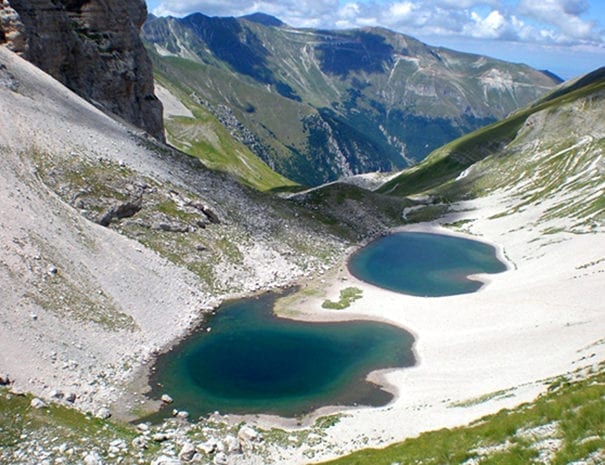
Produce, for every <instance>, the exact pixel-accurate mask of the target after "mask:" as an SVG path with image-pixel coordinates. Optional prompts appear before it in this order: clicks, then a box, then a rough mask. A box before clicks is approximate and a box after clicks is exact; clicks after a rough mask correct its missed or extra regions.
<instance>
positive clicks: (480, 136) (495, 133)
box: [380, 75, 605, 198]
mask: <svg viewBox="0 0 605 465" xmlns="http://www.w3.org/2000/svg"><path fill="white" fill-rule="evenodd" d="M584 84H585V85H584V86H581V87H577V86H572V87H570V88H568V89H567V90H566V91H558V92H556V93H555V94H553V95H551V96H547V97H545V98H544V99H542V100H540V101H538V102H537V103H536V104H534V105H532V106H530V107H526V108H524V109H522V110H519V111H517V112H516V113H514V114H512V115H510V116H509V117H508V118H506V119H504V120H501V121H499V122H496V123H494V124H491V125H489V126H486V127H484V128H481V129H478V130H477V131H474V132H472V133H470V134H467V135H465V136H463V137H461V138H459V139H456V140H455V141H453V142H450V143H449V144H447V145H445V146H443V147H441V148H439V149H437V150H435V151H434V152H433V153H431V154H430V155H429V156H428V157H427V158H426V159H425V160H424V161H423V162H422V163H420V164H419V165H417V166H415V167H413V168H411V169H409V170H406V171H404V172H402V173H401V174H400V175H399V176H397V177H396V178H394V179H392V180H391V181H389V182H388V183H386V184H385V185H384V186H383V187H382V188H381V189H380V191H381V192H383V193H388V194H391V195H398V196H407V195H412V194H418V193H422V192H427V191H431V190H433V189H437V190H442V191H443V190H444V189H443V188H444V186H446V187H447V186H448V184H449V183H451V182H452V181H454V179H455V178H456V177H457V176H458V175H459V174H460V173H462V171H464V170H465V169H467V168H468V167H470V166H471V165H473V164H475V163H477V162H479V161H481V160H483V159H485V158H487V157H488V156H490V155H494V154H497V153H498V152H499V151H501V150H502V149H503V148H504V147H505V146H506V144H508V143H509V142H511V141H513V139H515V137H517V134H518V132H519V129H520V128H521V127H522V126H523V125H524V124H525V122H526V121H527V119H528V118H529V117H530V116H531V115H533V114H534V113H537V112H539V111H543V110H552V109H558V108H560V107H562V106H564V105H566V104H569V103H573V102H575V101H577V100H579V99H581V98H585V97H588V96H590V95H592V94H596V93H597V92H600V91H602V90H603V89H605V79H603V78H602V77H600V75H596V76H595V77H594V79H593V80H588V81H585V82H584ZM449 193H450V194H453V195H452V197H454V196H455V197H458V198H459V197H463V196H464V195H465V194H468V192H467V191H463V192H456V191H455V190H450V191H449Z"/></svg>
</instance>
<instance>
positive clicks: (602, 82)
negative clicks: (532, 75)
mask: <svg viewBox="0 0 605 465" xmlns="http://www.w3.org/2000/svg"><path fill="white" fill-rule="evenodd" d="M604 99H605V68H601V69H599V70H596V71H594V72H593V73H590V74H588V75H586V76H584V77H582V78H581V79H578V80H577V81H573V82H570V83H566V84H564V85H563V86H561V87H560V88H558V89H556V90H555V91H553V92H552V93H551V94H549V95H547V96H546V97H545V98H543V99H541V100H539V101H537V102H536V103H534V104H533V105H531V106H529V107H527V108H524V109H522V110H520V111H518V112H516V113H514V114H512V115H511V116H509V117H508V118H506V119H504V120H502V121H499V122H498V123H495V124H493V125H491V126H489V127H486V128H484V129H480V130H478V131H476V132H474V133H471V134H469V135H467V136H465V137H463V138H461V139H458V140H456V141H454V142H452V143H450V144H448V145H446V146H444V147H442V148H440V149H438V150H436V151H435V152H434V153H432V154H431V155H430V156H429V157H428V158H427V159H426V160H425V161H424V162H423V163H421V164H419V165H418V166H416V167H414V168H411V169H409V170H407V171H404V172H403V173H402V174H401V175H399V176H398V177H396V178H394V179H392V180H391V181H389V182H388V183H386V184H385V185H384V186H382V187H381V188H380V192H382V193H386V194H391V195H399V196H409V195H412V194H414V195H420V194H422V195H428V196H430V197H431V198H432V199H433V200H432V201H435V202H444V201H445V202H453V201H456V200H462V199H468V198H473V197H481V196H486V195H488V194H491V193H494V192H497V191H505V192H507V193H508V194H509V195H510V197H511V203H510V206H509V208H507V209H506V210H505V211H502V212H501V213H500V214H501V215H507V214H510V213H514V212H515V211H519V210H524V209H528V208H537V207H538V206H539V209H540V210H541V211H543V213H542V216H541V217H540V221H547V220H549V219H556V218H557V217H563V218H568V217H569V218H573V219H574V223H573V225H572V226H571V228H572V230H574V231H577V232H582V231H590V230H591V229H592V228H593V227H599V225H601V226H602V224H603V222H604V221H605V203H604V201H603V199H604V195H603V194H604V192H605V169H604V165H603V163H604V162H603V153H604V150H605V125H604V124H603V121H605V106H604V105H603V100H604Z"/></svg>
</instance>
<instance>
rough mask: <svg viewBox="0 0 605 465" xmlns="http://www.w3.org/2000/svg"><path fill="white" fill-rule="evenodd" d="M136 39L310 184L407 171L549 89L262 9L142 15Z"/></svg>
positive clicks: (189, 90) (441, 53)
mask: <svg viewBox="0 0 605 465" xmlns="http://www.w3.org/2000/svg"><path fill="white" fill-rule="evenodd" d="M143 37H144V40H145V41H146V42H147V43H148V44H149V46H150V50H152V51H153V53H152V59H153V61H154V65H155V67H156V70H157V72H158V73H159V75H161V76H162V78H163V79H165V80H167V81H170V82H171V83H172V84H173V85H175V86H176V85H178V86H179V87H181V89H182V91H183V92H185V93H186V94H188V95H190V96H191V97H192V98H194V99H195V100H196V101H197V102H198V103H199V104H200V105H202V106H203V107H204V108H205V109H206V110H207V111H208V112H210V113H212V114H214V115H215V116H216V117H217V118H218V119H219V120H220V121H221V122H222V123H223V124H224V125H225V126H226V127H227V128H228V129H229V130H230V132H231V133H232V134H233V135H234V137H235V138H236V139H238V140H239V141H241V142H243V143H244V144H246V145H247V146H248V147H249V148H250V150H252V151H253V152H254V153H255V154H256V155H257V156H259V157H260V158H261V159H262V160H263V161H265V162H266V163H267V164H268V165H269V166H270V167H272V168H274V169H275V170H276V171H278V172H279V173H281V174H283V175H285V176H286V177H288V178H290V179H292V180H294V181H297V182H299V183H302V184H307V185H316V184H319V183H322V182H326V181H330V180H334V179H336V178H338V177H340V176H342V175H351V174H357V173H361V172H368V171H391V170H393V169H398V168H402V167H405V166H407V165H408V164H411V163H414V162H416V161H419V160H421V159H423V158H424V156H425V155H426V154H428V153H429V152H430V151H431V150H433V149H435V148H437V147H439V146H440V145H442V144H444V143H445V142H448V141H450V140H452V139H454V138H456V137H458V136H460V135H462V134H464V133H467V132H469V131H471V130H473V129H476V128H478V127H479V126H482V125H484V124H487V123H489V122H493V121H495V120H496V119H498V118H502V117H504V116H505V115H506V114H508V113H509V112H511V111H513V110H515V109H517V108H519V107H521V106H523V105H526V104H528V103H529V102H530V101H532V100H534V99H535V98H537V97H538V96H540V95H542V94H543V93H545V92H546V91H547V90H548V89H550V88H552V87H553V86H554V85H555V84H556V81H554V80H553V78H552V77H550V76H549V75H547V74H544V73H541V72H538V71H536V70H533V69H531V68H529V67H527V66H523V65H515V64H510V63H505V62H501V61H498V60H493V59H489V58H486V57H480V56H475V55H468V54H463V53H458V52H454V51H451V50H447V49H442V48H435V47H429V46H428V45H426V44H423V43H421V42H419V41H417V40H415V39H413V38H411V37H408V36H404V35H402V34H397V33H394V32H391V31H388V30H385V29H379V28H370V29H364V30H351V31H319V30H307V29H294V28H291V27H288V26H287V25H284V24H282V23H281V22H280V21H279V20H276V19H275V18H271V17H267V16H265V15H256V16H252V17H248V18H239V19H235V18H209V17H207V16H204V15H202V14H194V15H191V16H188V17H186V18H183V19H175V18H154V17H150V18H149V19H148V21H147V23H146V24H145V26H144V28H143Z"/></svg>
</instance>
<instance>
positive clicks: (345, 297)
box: [321, 287, 363, 310]
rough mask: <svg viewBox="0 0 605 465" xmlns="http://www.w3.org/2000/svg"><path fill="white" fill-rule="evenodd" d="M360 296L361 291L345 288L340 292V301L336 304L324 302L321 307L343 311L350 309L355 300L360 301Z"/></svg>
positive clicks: (328, 301)
mask: <svg viewBox="0 0 605 465" xmlns="http://www.w3.org/2000/svg"><path fill="white" fill-rule="evenodd" d="M362 294H363V291H362V290H361V289H358V288H356V287H347V288H346V289H343V290H342V291H340V299H339V300H338V301H337V302H334V301H332V300H326V301H324V303H323V304H321V306H322V307H323V308H327V309H329V310H344V309H345V308H348V307H350V306H351V304H352V303H353V302H355V301H356V300H358V299H361V296H362Z"/></svg>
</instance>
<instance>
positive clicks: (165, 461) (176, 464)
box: [151, 455, 181, 465]
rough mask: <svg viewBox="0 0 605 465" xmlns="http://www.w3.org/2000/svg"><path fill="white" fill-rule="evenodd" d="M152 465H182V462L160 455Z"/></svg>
mask: <svg viewBox="0 0 605 465" xmlns="http://www.w3.org/2000/svg"><path fill="white" fill-rule="evenodd" d="M151 465H181V461H180V460H179V459H177V458H175V457H168V456H166V455H160V456H159V457H158V458H156V459H155V460H153V461H152V462H151Z"/></svg>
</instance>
